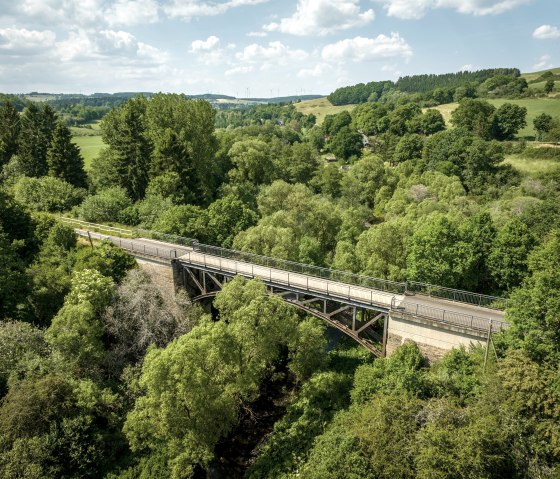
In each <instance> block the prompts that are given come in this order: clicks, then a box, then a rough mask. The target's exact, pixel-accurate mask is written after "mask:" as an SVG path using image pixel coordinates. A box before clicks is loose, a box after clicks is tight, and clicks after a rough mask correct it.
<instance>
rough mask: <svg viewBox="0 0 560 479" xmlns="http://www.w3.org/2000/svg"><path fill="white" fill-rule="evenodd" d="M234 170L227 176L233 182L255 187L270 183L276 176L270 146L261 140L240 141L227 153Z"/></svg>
mask: <svg viewBox="0 0 560 479" xmlns="http://www.w3.org/2000/svg"><path fill="white" fill-rule="evenodd" d="M228 155H229V157H230V159H231V162H232V163H233V166H234V168H233V169H232V170H230V171H229V175H230V177H231V179H232V180H233V181H234V182H237V183H244V182H250V183H253V184H255V185H261V184H267V183H270V182H271V181H272V180H273V179H274V178H275V176H276V171H275V165H274V161H273V159H272V157H271V150H270V146H269V145H268V144H267V143H265V142H264V141H262V140H257V139H250V140H241V141H238V142H236V143H234V145H233V146H232V147H231V149H230V150H229V153H228Z"/></svg>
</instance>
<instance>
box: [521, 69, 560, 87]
mask: <svg viewBox="0 0 560 479" xmlns="http://www.w3.org/2000/svg"><path fill="white" fill-rule="evenodd" d="M546 72H552V73H554V74H555V75H560V68H551V69H549V70H541V71H538V72H531V73H522V74H521V77H522V78H525V80H527V81H528V82H530V81H532V80H536V79H537V78H539V77H540V76H541V75H542V74H543V73H546ZM531 86H532V85H531Z"/></svg>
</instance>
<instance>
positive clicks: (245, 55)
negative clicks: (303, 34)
mask: <svg viewBox="0 0 560 479" xmlns="http://www.w3.org/2000/svg"><path fill="white" fill-rule="evenodd" d="M235 57H236V58H237V60H239V61H240V62H246V63H263V62H271V61H273V62H275V63H278V64H287V63H288V62H290V61H298V60H305V59H306V58H307V57H308V54H307V52H305V51H303V50H298V49H295V50H294V49H291V48H290V47H287V46H286V45H284V44H283V43H282V42H270V43H269V44H268V45H267V46H262V45H258V44H256V43H253V44H251V45H248V46H246V47H245V48H244V49H243V50H242V51H240V52H238V53H236V55H235Z"/></svg>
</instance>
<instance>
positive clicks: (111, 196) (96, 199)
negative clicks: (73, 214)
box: [78, 186, 132, 223]
mask: <svg viewBox="0 0 560 479" xmlns="http://www.w3.org/2000/svg"><path fill="white" fill-rule="evenodd" d="M131 205H132V201H131V199H130V198H129V197H128V196H127V192H126V190H125V189H123V188H120V187H116V186H115V187H112V188H107V189H105V190H101V191H100V192H99V193H97V194H96V195H91V196H88V197H87V198H86V199H85V200H84V202H83V203H82V204H81V205H80V207H79V208H78V214H79V215H80V217H81V218H82V219H84V220H85V221H90V222H97V223H102V222H105V221H118V220H119V219H120V216H121V214H122V212H123V211H124V210H125V209H126V208H128V207H129V206H131Z"/></svg>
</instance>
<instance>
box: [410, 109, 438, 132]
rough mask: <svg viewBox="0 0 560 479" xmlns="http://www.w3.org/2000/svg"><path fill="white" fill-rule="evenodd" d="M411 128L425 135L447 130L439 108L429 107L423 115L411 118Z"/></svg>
mask: <svg viewBox="0 0 560 479" xmlns="http://www.w3.org/2000/svg"><path fill="white" fill-rule="evenodd" d="M410 130H411V131H412V132H413V133H420V134H422V135H424V136H428V135H433V134H434V133H437V132H438V131H443V130H445V120H444V119H443V115H442V114H441V113H440V111H439V110H435V109H433V108H429V109H427V110H426V111H425V112H424V113H422V114H421V115H418V116H415V117H414V118H413V119H412V120H410Z"/></svg>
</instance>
